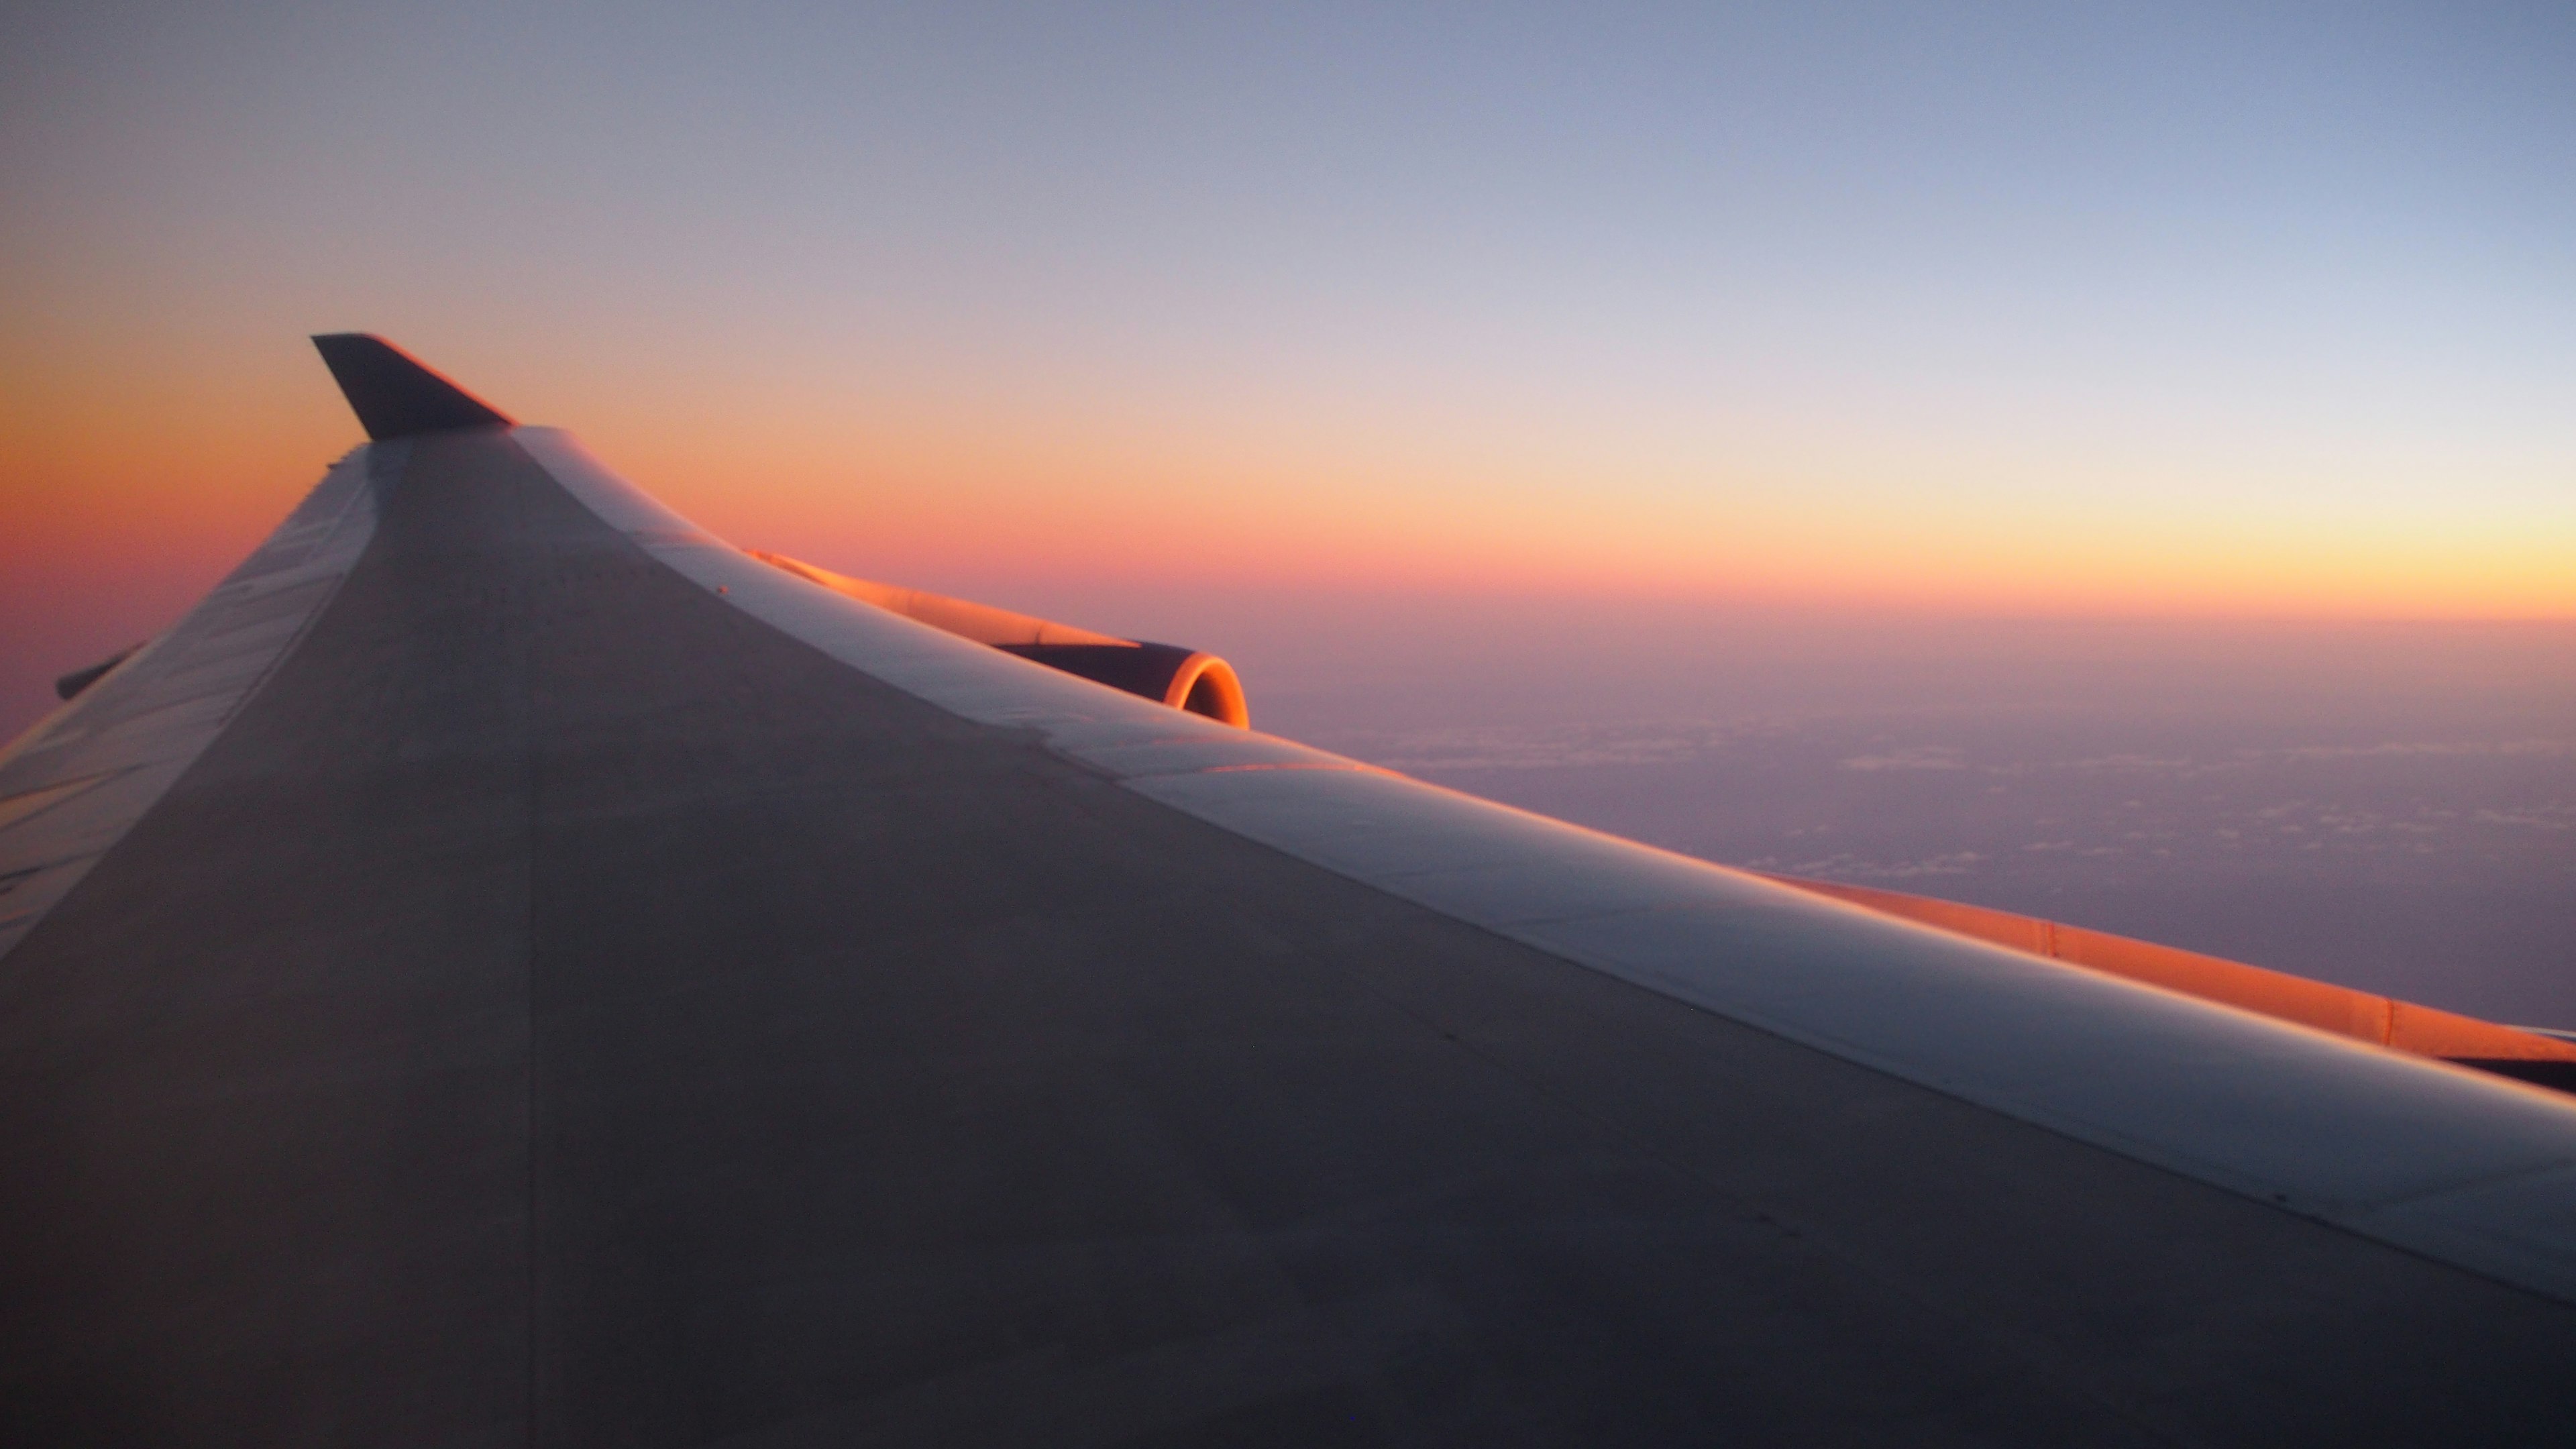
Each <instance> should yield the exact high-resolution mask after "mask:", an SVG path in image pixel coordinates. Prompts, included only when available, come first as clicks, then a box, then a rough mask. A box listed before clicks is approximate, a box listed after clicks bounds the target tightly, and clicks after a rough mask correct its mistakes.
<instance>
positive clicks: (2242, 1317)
mask: <svg viewBox="0 0 2576 1449" xmlns="http://www.w3.org/2000/svg"><path fill="white" fill-rule="evenodd" d="M326 352H327V353H328V355H329V356H330V357H331V360H332V362H333V365H334V370H335V372H337V373H338V374H339V375H340V376H341V379H342V381H343V384H344V387H346V388H347V389H348V391H349V392H350V394H351V398H352V401H353V402H354V403H355V404H356V405H357V407H358V410H359V412H360V414H361V416H362V417H363V418H364V419H365V420H366V421H367V423H368V426H369V430H370V432H371V434H373V435H375V436H376V437H377V438H378V439H379V441H377V442H374V443H372V444H370V445H368V446H366V447H362V448H361V449H359V450H358V451H357V452H356V453H353V454H352V455H351V456H350V457H349V458H348V459H346V460H344V461H343V462H342V463H341V464H340V465H338V466H337V467H336V468H335V469H334V470H333V472H332V474H331V475H330V477H328V478H326V479H325V481H324V483H323V484H322V486H321V487H320V488H319V489H317V491H316V493H315V496H314V500H313V501H312V502H309V503H308V504H307V505H306V507H305V509H304V510H301V511H299V513H298V515H297V517H296V519H295V520H291V521H290V523H289V524H288V525H287V528H286V530H282V531H281V534H280V536H279V539H277V540H273V541H272V543H271V544H270V545H269V546H268V547H267V549H264V550H263V552H262V554H261V555H259V556H255V557H254V559H253V560H252V561H251V563H249V564H246V565H245V566H244V570H243V572H242V573H241V574H237V575H236V576H235V578H234V579H233V580H230V581H228V582H227V583H226V585H225V586H224V587H222V588H219V589H218V590H217V591H216V593H215V594H214V595H212V596H210V597H209V600H208V602H207V603H206V604H205V605H203V606H201V608H200V609H199V611H198V612H197V613H196V614H192V615H191V616H190V618H189V619H188V621H186V622H184V623H183V624H182V625H180V626H179V627H177V628H175V629H173V630H172V631H171V632H170V634H168V635H167V636H165V637H164V638H163V639H162V640H160V641H158V642H156V643H155V644H154V645H153V646H152V647H151V648H150V649H148V650H147V651H145V652H144V653H142V654H139V655H137V656H136V657H135V658H134V659H132V660H130V661H129V662H127V663H126V664H125V665H123V666H121V667H119V668H118V669H117V670H115V671H113V672H111V673H109V674H108V675H107V676H106V677H105V678H104V679H103V680H102V681H101V682H99V683H98V684H96V685H94V686H92V688H91V689H89V690H88V691H86V692H84V693H82V694H81V695H80V696H78V697H77V698H75V699H74V700H73V701H72V702H71V703H70V704H69V705H68V706H66V708H65V710H64V711H62V712H60V713H59V714H57V715H56V716H55V717H54V718H53V719H51V720H49V721H47V722H46V723H45V724H44V725H41V726H39V727H38V729H37V730H36V731H34V732H33V733H32V734H31V735H30V736H29V737H28V738H27V739H26V740H24V741H22V742H21V743H20V744H19V745H18V746H16V747H14V749H13V752H12V754H11V755H10V756H9V757H8V758H7V760H6V761H5V762H0V880H7V881H9V882H12V883H13V887H12V889H10V890H9V891H8V892H6V893H0V951H5V952H6V954H5V956H0V992H5V995H0V1071H6V1072H7V1074H8V1080H7V1082H6V1084H5V1091H0V1163H5V1166H0V1173H5V1174H6V1177H5V1182H6V1192H5V1196H0V1234H5V1240H6V1241H9V1242H12V1243H18V1244H24V1245H26V1246H27V1248H28V1251H25V1252H23V1253H18V1254H14V1255H12V1256H11V1258H10V1260H9V1262H8V1264H7V1265H6V1266H5V1268H0V1273H5V1275H6V1276H5V1279H0V1282H5V1285H6V1302H5V1333H6V1337H5V1338H0V1431H6V1433H7V1436H8V1437H9V1438H10V1439H11V1441H12V1442H21V1441H23V1442H66V1443H70V1442H78V1443H99V1442H137V1443H141V1442H152V1443H170V1442H187V1441H209V1440H216V1439H223V1440H235V1439H250V1440H274V1439H290V1438H311V1439H317V1440H327V1441H341V1440H346V1441H351V1442H386V1443H408V1442H415V1441H417V1442H438V1443H458V1442H486V1441H490V1442H513V1443H516V1442H524V1441H527V1440H531V1439H534V1440H541V1441H544V1442H549V1443H588V1442H602V1443H609V1442H614V1443H643V1444H674V1445H679V1444H700V1443H719V1442H721V1443H729V1444H803V1443H840V1442H921V1441H924V1440H939V1439H943V1438H945V1439H947V1440H952V1441H954V1442H978V1443H980V1442H1011V1441H1025V1442H1032V1443H1050V1444H1059V1443H1077V1444H1078V1443H1104V1444H1105V1443H1119V1442H1129V1441H1135V1442H1156V1443H1168V1442H1191V1441H1200V1440H1204V1441H1208V1442H1226V1443H1240V1442H1279V1443H1310V1442H1317V1441H1335V1442H1340V1441H1353V1442H1383V1443H1433V1442H1438V1443H1456V1442H1476V1443H1485V1442H1551V1441H1553V1442H1583V1443H1605V1442H1608V1443H1618V1442H1640V1441H1649V1442H1651V1441H1657V1440H1664V1441H1674V1442H1707V1441H1711V1440H1723V1439H1728V1438H1734V1437H1769V1438H1777V1439H1787V1440H1793V1441H1800V1442H1819V1441H1827V1442H1830V1441H1839V1440H1862V1441H1885V1442H1926V1441H1931V1442H1938V1441H1951V1440H1988V1441H2010V1442H2037V1441H2061V1440H2062V1441H2070V1442H2084V1443H2099V1442H2106V1441H2124V1440H2131V1439H2134V1440H2140V1441H2153V1442H2166V1441H2172V1440H2183V1441H2198V1440H2218V1441H2231V1442H2232V1441H2253V1440H2263V1441H2267V1442H2271V1441H2278V1440H2282V1439H2292V1440H2299V1439H2315V1440H2327V1439H2332V1440H2335V1441H2338V1442H2351V1441H2353V1440H2357V1439H2358V1440H2368V1439H2374V1438H2375V1439H2385V1440H2391V1441H2408V1440H2421V1439H2423V1438H2425V1437H2428V1436H2438V1437H2448V1438H2460V1437H2463V1436H2466V1437H2469V1438H2476V1437H2481V1436H2487V1435H2502V1434H2506V1433H2517V1432H2519V1433H2543V1432H2549V1431H2551V1430H2553V1429H2554V1428H2558V1427H2563V1424H2564V1422H2565V1415H2566V1413H2567V1411H2568V1410H2569V1408H2570V1407H2571V1406H2576V1388H2571V1385H2570V1377H2569V1374H2568V1372H2567V1366H2568V1365H2569V1364H2570V1363H2571V1362H2576V1307H2571V1306H2570V1305H2571V1304H2576V1105H2572V1104H2571V1102H2570V1099H2567V1098H2564V1097H2561V1096H2557V1095H2554V1094H2550V1093H2547V1092H2543V1091H2540V1090H2537V1089H2534V1088H2530V1087H2525V1086H2521V1085H2518V1084H2515V1083H2512V1082H2507V1081H2502V1080H2498V1079H2495V1078H2492V1077H2488V1076H2483V1075H2480V1074H2476V1073H2472V1072H2468V1071H2464V1070H2461V1069H2458V1068H2454V1067H2449V1066H2444V1065H2441V1064H2439V1063H2435V1062H2428V1061H2425V1060H2423V1059H2421V1058H2418V1057H2413V1056H2408V1055H2403V1054H2400V1053H2396V1052H2392V1051H2388V1050H2384V1049H2381V1048H2378V1047H2374V1046H2370V1045H2365V1044H2360V1043H2356V1042H2353V1041H2350V1040H2346V1039H2342V1038H2338V1037H2335V1036H2331V1035H2327V1034H2324V1033H2320V1032H2316V1031H2311V1030H2308V1029H2305V1028H2302V1027H2299V1026H2294V1025H2287V1024H2284V1023H2281V1022H2278V1021H2274V1020H2270V1019H2267V1018H2265V1017H2261V1016H2256V1015H2252V1014H2248V1013H2246V1012H2242V1011H2238V1010H2235V1009H2231V1008H2229V1007H2225V1006H2220V1005H2213V1004H2210V1003H2208V1002H2204V1001H2198V1000H2194V999H2191V998H2189V997H2185V996H2181V995H2176V994H2173V993H2170V992H2167V991H2163V990H2158V989H2156V988H2153V987H2150V986H2144V985H2138V984H2134V983H2132V982H2128V981H2122V980H2117V979H2113V978H2110V977H2106V976H2104V975H2101V974H2098V973H2096V972H2092V971H2086V970H2081V969H2077V968H2075V967H2071V966H2067V965H2063V964H2059V963H2057V962H2053V961H2049V960H2046V959H2042V958H2040V957H2038V956H2034V955H2031V954H2027V953H2023V952H2017V951H2012V950H2007V949H2003V948H2001V947H1998V946H1994V945H1989V944H1983V943H1979V942H1976V941H1972V940H1967V939H1964V938H1962V937H1960V936H1957V935H1954V934H1950V933H1947V932H1943V931H1938V930H1933V929H1929V928H1926V927H1924V926H1920V925H1915V924H1909V923H1907V922H1905V921H1901V920H1897V919H1893V918H1891V917H1889V916H1886V915H1883V914H1879V913H1875V912H1872V911H1869V910H1864V909H1861V908H1858V907H1856V906H1852V905H1848V904H1843V903H1839V902H1835V901H1831V900H1826V899H1823V898H1820V897H1818V896H1816V895H1813V894H1810V893H1807V892H1802V891H1799V890H1796V889H1792V888H1791V887H1788V886H1785V885H1781V884H1778V883H1774V882H1770V881H1766V880H1762V879H1760V878H1757V877H1753V876H1748V875H1745V874H1741V873H1738V872H1733V871H1728V870H1725V869H1722V868H1719V867H1715V866H1711V865H1707V864H1703V863H1701V862H1697V861H1692V860H1687V859H1683V858H1680V857H1676V856H1673V855H1669V854H1666V853H1663V852H1658V851H1654V850H1650V849H1647V848H1645V847H1642V846H1637V845H1633V844H1630V843H1628V842H1624V841H1619V840H1615V839H1611V838H1608V837H1604V836H1600V835H1597V834H1594V833H1591V832H1587V831H1583V830H1579V829H1575V828H1573V827H1570V826H1566V825H1563V824H1559V823H1557V822H1553V821H1548V820H1543V819H1539V818H1537V817H1533V816H1530V815H1526V814H1523V813H1520V812H1516V811H1512V810H1508V809H1505V808H1503V807H1499V806H1495V805H1491V804H1488V803H1485V802H1481V801H1477V800H1473V799H1470V798H1468V797H1464V796H1460V795H1457V794H1454V793H1451V792H1447V791H1443V790H1439V789H1436V788H1433V787H1430V786H1426V785H1423V784H1421V783H1419V782H1416V781H1412V780H1408V779H1405V778H1403V777H1401V776H1397V775H1392V774H1389V773H1386V772H1383V771H1378V770H1374V769H1370V768H1367V767H1365V766H1362V765H1359V764H1356V763H1354V762H1352V761H1349V760H1345V759H1341V758H1338V757H1335V756H1332V755H1329V754H1326V753H1323V752H1320V751H1316V750H1311V749H1307V748H1305V747H1303V746H1300V745H1296V744H1293V743H1290V742H1288V741H1284V740H1279V739H1274V738H1271V737H1268V736H1264V735H1260V734H1257V733H1253V732H1251V731H1248V730H1244V729H1240V728H1234V727H1231V726H1229V725H1227V724H1224V723H1220V722H1218V721H1217V720H1213V719H1206V718H1201V717H1199V716H1197V715H1193V714H1188V713H1184V712H1182V711H1181V710H1178V709H1174V708H1169V707H1167V706H1166V705H1164V704H1162V703H1159V702H1156V701H1155V700H1153V699H1149V698H1140V697H1138V695H1136V694H1133V693H1122V692H1120V691H1118V690H1115V689H1111V688H1107V687H1104V686H1102V685H1100V684H1097V683H1093V682H1090V681H1088V680H1085V679H1081V678H1076V677H1073V676H1071V675H1068V674H1066V673H1063V672H1061V671H1058V670H1051V669H1048V668H1046V667H1043V666H1041V665H1039V664H1036V663H1032V662H1030V661H1029V660H1026V659H1022V658H1018V657H1014V656H1013V655H1011V654H1008V653H1004V652H1002V651H1000V650H999V649H996V648H991V647H987V646H986V645H985V644H982V643H977V642H973V641H972V640H970V639H966V638H961V637H958V636H957V635H955V634H951V633H948V632H943V631H942V630H941V629H938V628H933V627H930V626H929V625H927V624H925V623H922V622H920V621H919V620H917V619H916V618H913V617H907V616H906V615H905V614H903V613H901V612H898V611H895V610H892V609H888V608H883V607H878V606H876V605H874V604H871V603H869V602H866V601H864V599H863V598H861V597H854V596H853V595H852V593H851V592H849V591H846V590H836V589H834V588H831V587H826V586H825V585H823V584H821V583H818V582H816V581H815V580H814V578H812V577H809V576H806V575H802V574H799V573H796V572H791V571H789V570H787V569H783V568H780V567H775V566H772V564H770V563H767V562H764V561H762V559H760V558H755V557H753V556H750V555H747V554H744V553H741V552H738V551H736V550H735V549H733V548H731V547H729V546H727V545H726V544H724V543H722V542H720V541H718V540H716V539H714V538H712V537H709V536H708V535H706V534H705V533H703V532H702V531H700V530H698V529H696V528H695V527H693V526H692V525H690V524H689V523H687V522H686V521H685V520H683V519H680V518H678V517H677V516H675V515H673V514H672V513H670V512H669V511H668V510H667V509H664V508H663V507H661V506H660V505H659V504H657V503H656V502H654V501H653V500H652V499H650V498H648V497H646V496H644V495H643V494H641V493H640V492H638V491H637V490H635V489H633V488H632V487H631V486H629V485H627V484H625V483H623V482H622V481H620V480H618V479H617V478H616V477H615V476H614V475H612V474H611V473H609V472H608V471H607V470H606V469H605V468H603V467H602V466H601V465H599V464H598V463H597V462H596V461H594V460H592V459H591V458H590V457H589V456H588V455H587V454H585V453H584V452H583V451H582V450H581V449H580V448H579V447H578V446H577V445H576V444H574V443H573V442H572V441H571V440H570V439H569V438H567V437H566V436H565V435H563V434H561V433H557V432H554V431H551V430H547V429H541V428H528V427H513V426H511V425H509V424H508V422H507V420H506V419H504V418H502V417H501V415H500V414H498V413H496V412H493V411H492V410H490V409H489V408H485V407H483V406H482V405H481V404H479V403H476V402H474V401H473V400H472V399H470V398H467V397H465V396H464V395H463V394H461V393H458V392H455V391H454V390H453V389H451V388H449V387H448V386H447V385H446V384H444V383H443V381H441V380H439V379H437V378H435V376H434V375H432V374H428V373H426V372H425V371H421V370H418V369H416V367H415V365H413V364H410V363H409V362H408V360H407V359H403V358H401V357H400V355H399V354H397V353H394V352H392V351H391V349H389V348H383V346H382V344H379V343H374V342H373V341H372V340H370V339H355V338H340V339H326ZM308 545H309V549H308V548H307V546H308ZM299 549H306V551H305V552H302V553H298V552H297V550H299ZM290 555H292V558H291V559H290V557H289V556H290ZM263 559H267V560H268V562H267V563H263V562H262V560H263ZM244 610H248V611H251V613H256V614H257V617H256V618H253V617H251V615H250V613H244V612H242V611H244ZM1090 637H1093V638H1098V637H1100V636H1090ZM224 641H232V642H224ZM1121 643H1122V641H1116V640H1109V641H1107V646H1109V647H1114V646H1117V645H1119V644H1121ZM254 645H256V647H254ZM1193 657H1196V656H1193ZM1256 683H1257V681H1256ZM155 721H159V723H154V722H155ZM83 802H87V803H86V804H84V803H83Z"/></svg>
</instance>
